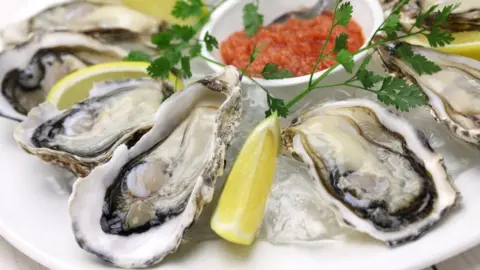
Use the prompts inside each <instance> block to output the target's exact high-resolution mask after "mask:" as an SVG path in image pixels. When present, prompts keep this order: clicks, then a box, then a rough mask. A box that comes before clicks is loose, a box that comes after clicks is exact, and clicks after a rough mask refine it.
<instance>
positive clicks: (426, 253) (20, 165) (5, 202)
mask: <svg viewBox="0 0 480 270" xmlns="http://www.w3.org/2000/svg"><path fill="white" fill-rule="evenodd" d="M51 2H54V1H52V0H42V1H28V0H3V1H2V4H1V5H2V9H0V15H1V16H0V27H1V26H2V25H3V24H4V21H3V20H5V21H7V20H10V21H11V20H13V19H16V18H17V17H15V16H17V15H16V14H17V13H16V12H17V11H19V9H18V7H19V6H28V10H32V11H34V10H38V9H40V8H42V7H44V6H46V5H47V4H49V3H51ZM15 125H16V123H15V122H12V121H9V120H6V119H2V118H0V150H1V151H0V153H1V154H0V172H1V173H0V176H1V177H0V183H1V185H2V188H1V189H0V234H1V235H2V236H3V237H4V238H5V239H6V240H7V241H9V242H10V243H11V244H13V245H14V246H15V247H16V248H18V249H19V250H20V251H22V252H24V253H25V254H26V255H28V256H30V257H31V258H32V259H34V260H36V261H38V262H39V263H41V264H43V265H45V266H46V267H48V268H50V269H68V270H74V269H75V270H77V269H78V270H83V269H89V270H90V269H91V270H97V269H98V270H100V269H115V268H114V267H112V266H110V265H107V264H105V263H103V262H102V261H100V260H99V259H97V258H96V257H95V256H93V255H90V254H88V253H86V252H84V251H83V250H82V249H80V248H79V247H78V245H77V243H76V242H75V239H74V237H73V234H72V231H71V224H70V218H69V216H68V209H67V203H68V202H67V200H68V194H63V195H62V194H59V193H57V192H56V191H55V190H54V189H53V188H52V185H51V184H49V183H48V181H47V177H49V176H52V175H54V174H56V173H57V170H56V169H54V168H53V167H51V166H49V165H45V164H44V163H42V162H41V161H40V160H38V159H37V158H36V157H34V156H30V155H27V154H26V153H24V152H23V151H22V150H21V149H20V148H19V147H18V146H17V145H16V144H15V142H14V140H13V135H12V134H13V129H14V127H15ZM479 176H480V167H477V168H474V169H471V170H469V171H467V172H464V173H463V174H461V175H460V176H458V177H457V178H456V179H454V180H455V183H456V184H457V186H458V188H459V190H460V192H461V193H462V196H463V200H462V203H461V205H460V207H459V208H457V209H456V211H454V213H452V215H449V216H448V218H446V219H445V220H444V222H442V223H441V224H439V226H437V227H436V228H435V229H434V230H432V231H431V232H429V233H428V234H427V235H426V236H425V237H423V238H421V239H420V240H418V241H416V242H413V243H411V244H407V245H404V246H401V247H398V248H393V249H392V248H388V247H386V246H385V245H383V244H381V243H379V242H377V241H374V240H372V239H371V238H370V237H367V236H365V237H358V238H355V239H352V241H348V242H323V243H321V244H319V243H317V244H315V243H312V244H310V245H281V246H275V245H272V244H270V243H267V242H265V241H257V242H256V243H255V244H254V245H253V246H251V247H244V246H236V245H232V244H229V243H226V242H225V241H221V240H215V241H206V242H202V243H197V244H187V245H184V246H182V247H181V248H180V250H179V251H178V252H177V253H175V254H173V255H171V256H169V257H167V259H166V260H165V261H163V262H162V263H161V264H160V265H158V267H157V268H155V269H167V270H173V269H199V270H203V269H205V270H206V269H234V270H235V269H279V270H283V269H306V270H309V269H312V270H313V269H356V270H362V269H369V270H371V269H393V270H395V269H421V268H424V267H427V266H429V265H431V264H434V263H437V262H440V261H442V260H445V259H447V258H448V257H451V256H454V255H456V254H459V253H461V252H463V251H465V250H467V249H469V248H471V247H473V246H475V245H477V244H479V243H480V230H478V229H476V228H480V211H478V206H479V205H480V196H478V190H480V181H478V178H479Z"/></svg>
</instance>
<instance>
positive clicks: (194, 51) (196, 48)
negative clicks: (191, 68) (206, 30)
mask: <svg viewBox="0 0 480 270" xmlns="http://www.w3.org/2000/svg"><path fill="white" fill-rule="evenodd" d="M201 51H202V45H201V44H200V43H198V42H197V43H195V44H194V45H192V47H191V48H190V51H189V53H190V57H192V58H193V57H196V56H199V55H200V52H201Z"/></svg>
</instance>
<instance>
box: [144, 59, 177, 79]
mask: <svg viewBox="0 0 480 270" xmlns="http://www.w3.org/2000/svg"><path fill="white" fill-rule="evenodd" d="M171 68H172V66H171V65H170V62H169V61H168V59H167V58H166V57H164V56H161V57H159V58H157V59H155V60H154V61H153V62H152V63H151V64H150V66H149V67H148V68H147V72H148V76H150V77H152V78H168V74H169V72H170V69H171Z"/></svg>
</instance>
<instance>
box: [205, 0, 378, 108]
mask: <svg viewBox="0 0 480 270" xmlns="http://www.w3.org/2000/svg"><path fill="white" fill-rule="evenodd" d="M316 1H317V0H260V1H259V2H260V5H259V11H260V13H262V14H263V15H264V24H265V25H268V24H269V23H270V22H271V21H273V20H274V19H275V18H277V17H278V16H279V15H281V14H284V13H285V12H288V11H292V10H297V9H299V8H301V7H305V6H306V7H309V6H312V5H314V4H315V3H316ZM349 1H350V3H351V4H352V6H353V18H354V19H355V20H356V21H357V22H358V23H359V24H360V26H361V27H362V29H363V33H364V36H365V44H364V45H363V46H362V47H364V46H366V43H367V42H368V40H369V39H370V37H371V36H372V35H373V33H374V31H375V30H376V29H377V27H378V26H380V24H381V23H382V22H383V19H384V16H383V11H382V8H381V6H380V4H379V3H378V0H349ZM250 2H253V1H252V0H229V1H226V2H225V3H223V4H222V5H221V6H220V7H218V8H217V9H216V10H215V11H214V13H213V14H212V17H211V19H210V22H209V23H208V24H207V25H206V26H205V27H204V28H203V29H202V32H201V37H203V36H204V35H205V33H206V32H207V31H208V32H209V33H210V34H211V35H213V36H215V37H216V38H217V40H218V42H219V44H221V42H223V41H224V40H226V39H227V38H228V37H229V36H230V35H231V34H232V33H234V32H236V31H241V30H243V29H244V27H243V22H242V9H243V7H244V6H245V4H247V3H250ZM332 2H335V1H332ZM366 53H367V51H365V52H362V53H360V54H358V55H356V56H355V62H358V61H360V60H361V59H363V58H364V57H365V55H366ZM202 55H203V56H205V57H208V58H210V59H214V60H216V61H218V62H222V63H223V60H222V57H221V55H220V51H219V50H214V51H212V52H208V51H207V49H206V47H205V46H204V47H203V48H202ZM208 65H209V66H210V67H211V68H212V69H213V70H215V71H220V70H221V67H220V66H218V65H216V64H214V63H208ZM323 72H324V71H319V72H317V73H315V75H314V78H318V77H319V76H320V75H321V74H322V73H323ZM332 76H333V77H337V78H338V77H339V76H345V70H344V69H343V67H341V66H339V67H337V68H336V69H335V70H334V71H333V72H332V73H331V74H330V75H329V76H328V77H329V78H330V77H332ZM309 78H310V75H306V76H300V77H294V78H288V79H280V80H264V79H257V81H258V82H260V83H261V84H262V85H263V86H265V87H266V88H267V89H268V90H269V91H270V92H271V93H272V94H273V95H275V96H276V97H279V98H282V99H286V100H288V99H291V98H293V97H295V96H296V95H298V93H299V91H301V90H303V89H305V87H306V86H307V85H308V80H309ZM328 81H331V80H328ZM243 82H244V83H246V84H253V82H252V81H251V80H249V79H247V78H244V79H243Z"/></svg>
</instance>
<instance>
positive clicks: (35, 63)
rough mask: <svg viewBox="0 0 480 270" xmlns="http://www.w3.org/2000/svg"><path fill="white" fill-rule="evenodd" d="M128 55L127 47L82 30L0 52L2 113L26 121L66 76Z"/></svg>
mask: <svg viewBox="0 0 480 270" xmlns="http://www.w3.org/2000/svg"><path fill="white" fill-rule="evenodd" d="M127 55H128V50H124V49H122V48H120V47H117V46H112V45H108V44H105V43H102V42H99V41H98V40H96V39H94V38H92V37H89V36H87V35H84V34H80V33H73V32H49V33H44V34H41V35H37V36H35V37H34V38H32V39H31V40H30V41H28V42H26V43H24V44H21V45H17V46H15V47H13V48H10V49H7V50H5V51H3V52H1V53H0V86H1V89H0V113H1V114H2V115H5V116H9V117H12V118H16V119H21V120H23V119H25V116H26V114H27V113H28V112H29V111H30V110H31V109H32V108H33V107H35V106H37V105H39V104H40V103H42V102H44V101H45V98H46V96H47V94H48V92H49V91H50V88H51V87H53V85H55V83H56V82H57V81H59V80H60V79H62V78H63V77H65V76H67V75H68V74H70V73H72V72H74V71H76V70H78V69H81V68H84V67H87V66H90V65H94V64H100V63H105V62H114V61H120V60H121V59H122V58H124V57H125V56H127Z"/></svg>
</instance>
